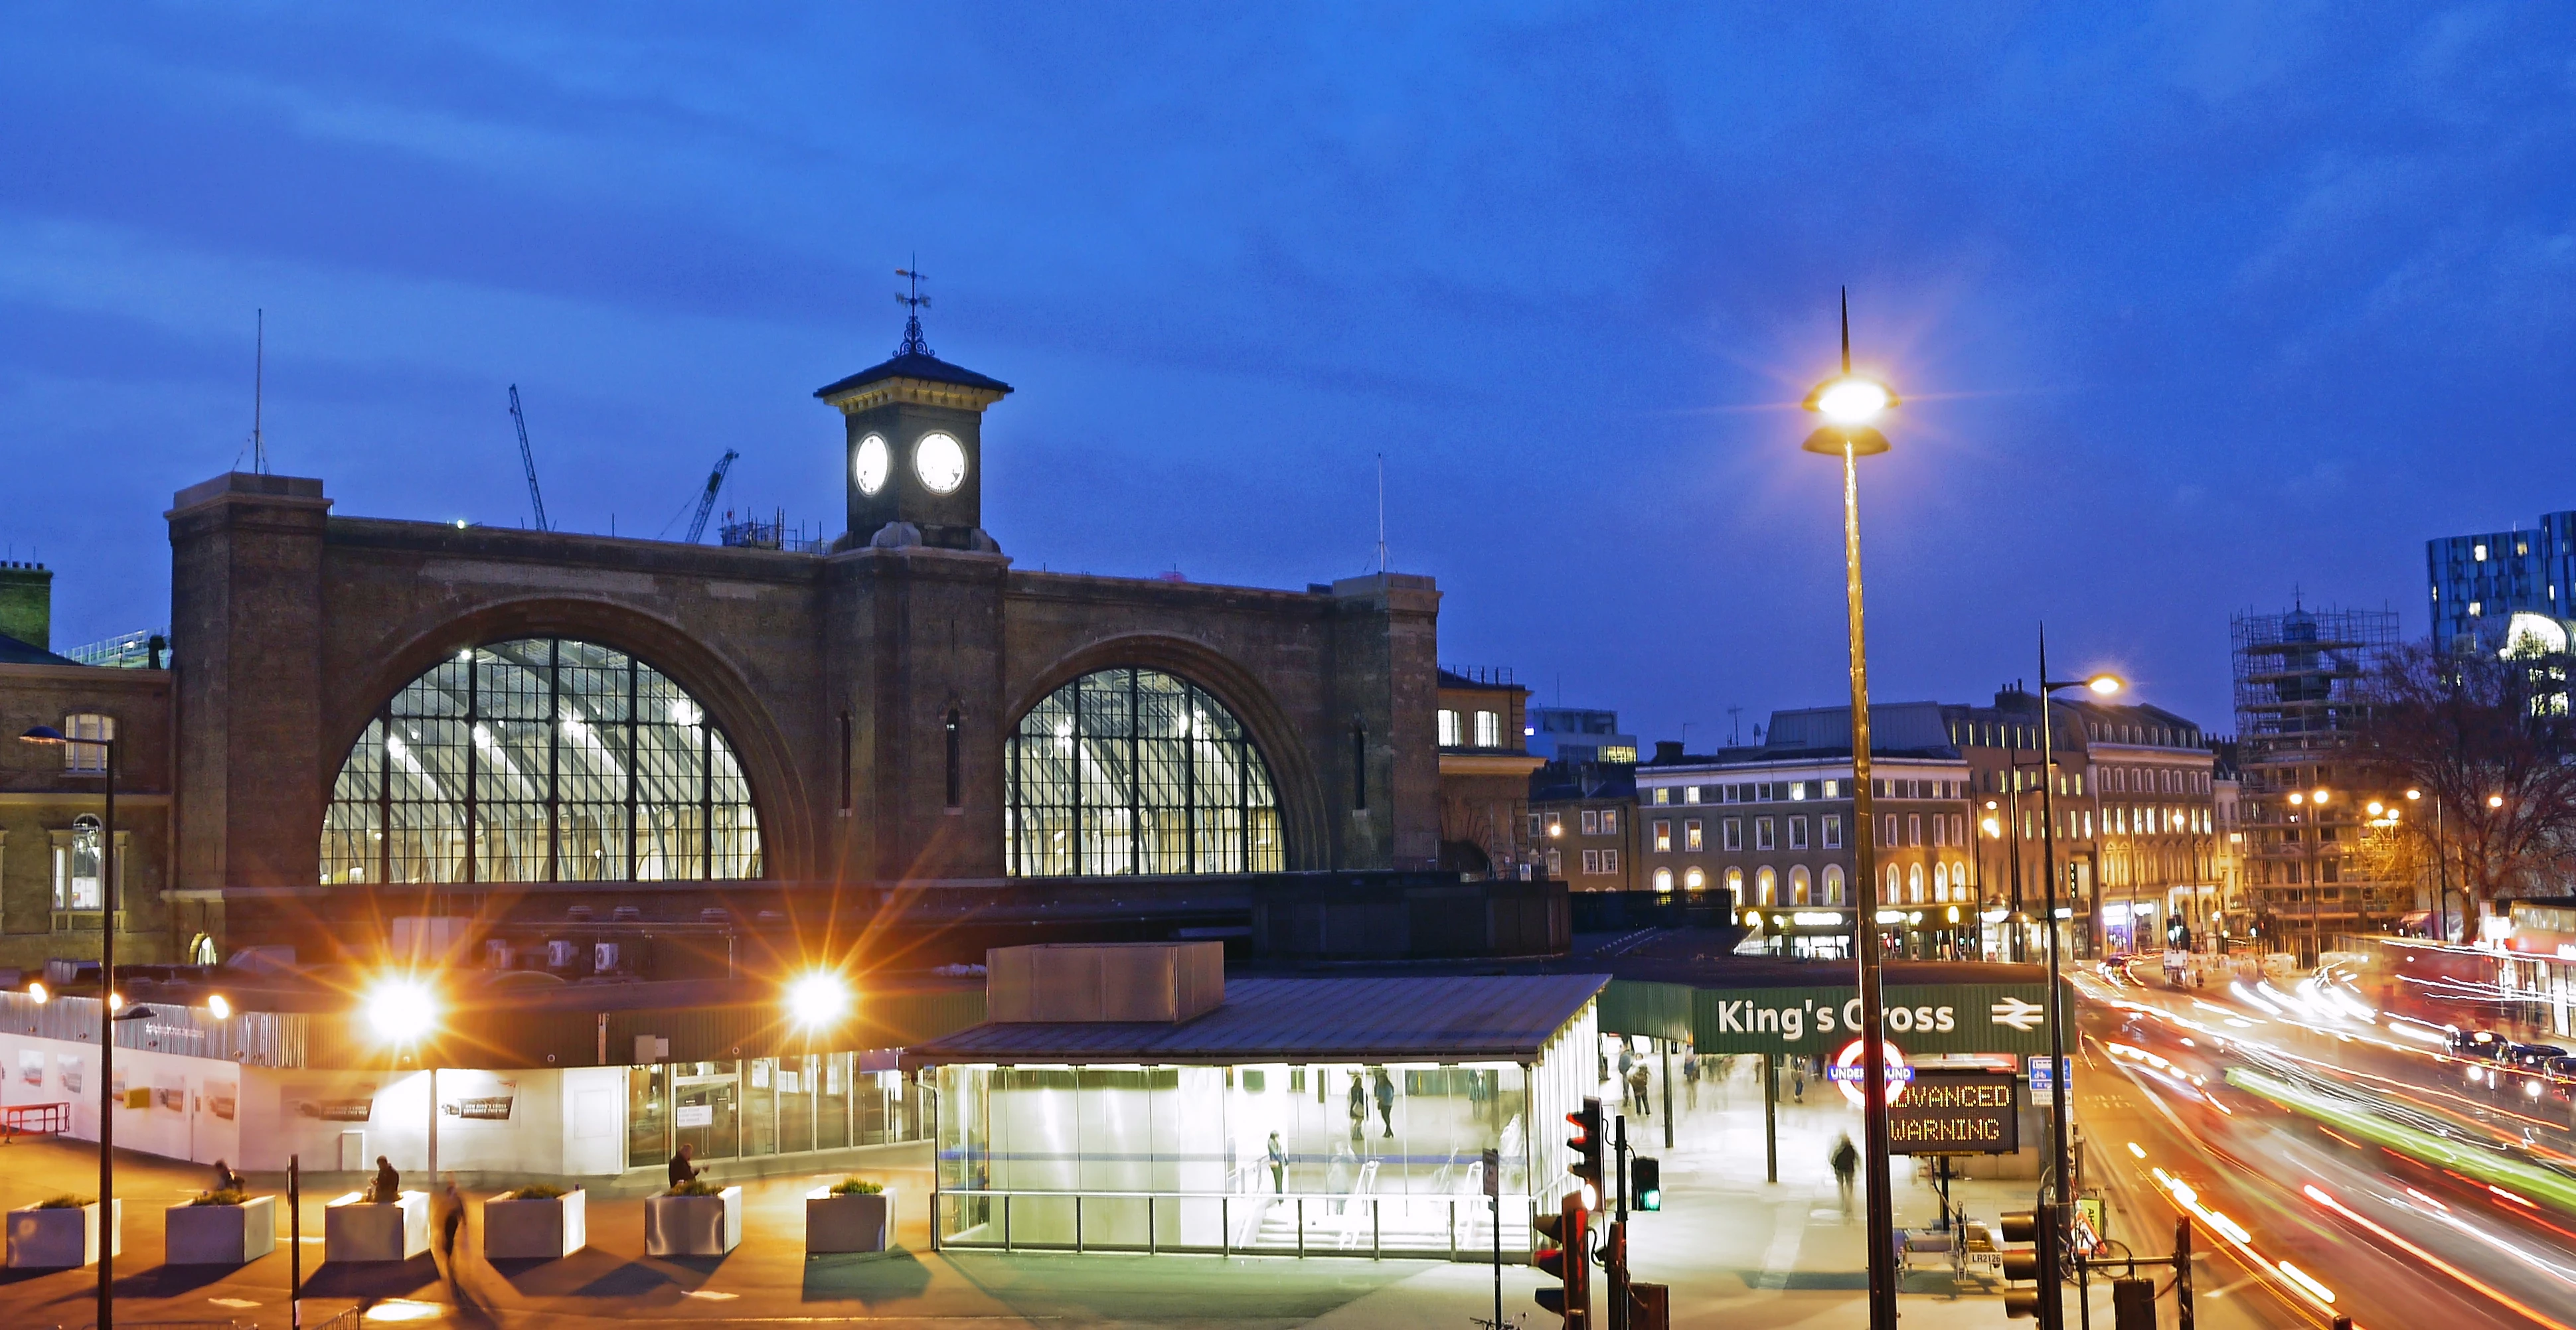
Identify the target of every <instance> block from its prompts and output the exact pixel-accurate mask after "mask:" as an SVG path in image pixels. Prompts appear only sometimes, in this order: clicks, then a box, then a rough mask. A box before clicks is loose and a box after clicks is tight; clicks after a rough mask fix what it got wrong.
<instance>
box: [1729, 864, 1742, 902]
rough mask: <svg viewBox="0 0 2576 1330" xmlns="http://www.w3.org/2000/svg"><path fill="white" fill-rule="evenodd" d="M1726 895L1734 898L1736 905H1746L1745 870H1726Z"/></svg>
mask: <svg viewBox="0 0 2576 1330" xmlns="http://www.w3.org/2000/svg"><path fill="white" fill-rule="evenodd" d="M1726 894H1727V895H1729V896H1732V897H1734V898H1735V903H1736V904H1738V905H1742V904H1744V903H1745V902H1744V870H1743V869H1741V868H1730V869H1728V870H1726Z"/></svg>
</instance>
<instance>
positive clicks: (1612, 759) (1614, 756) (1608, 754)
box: [1601, 744, 1637, 767]
mask: <svg viewBox="0 0 2576 1330" xmlns="http://www.w3.org/2000/svg"><path fill="white" fill-rule="evenodd" d="M1601 760H1602V761H1604V762H1607V763H1609V764H1611V765H1612V766H1623V767H1632V766H1635V765H1636V764H1637V750H1636V749H1634V748H1631V747H1629V746H1628V745H1626V744H1603V745H1601Z"/></svg>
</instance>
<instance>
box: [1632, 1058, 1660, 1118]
mask: <svg viewBox="0 0 2576 1330" xmlns="http://www.w3.org/2000/svg"><path fill="white" fill-rule="evenodd" d="M1646 1079H1647V1078H1646V1064H1645V1062H1644V1061H1643V1060H1642V1059H1640V1060H1639V1061H1638V1063H1637V1065H1635V1066H1633V1067H1630V1068H1629V1069H1628V1098H1629V1101H1630V1102H1632V1103H1634V1104H1635V1105H1636V1113H1637V1116H1638V1117H1641V1118H1650V1117H1653V1116H1654V1115H1655V1110H1654V1109H1653V1108H1652V1107H1651V1106H1649V1105H1648V1103H1647V1102H1646Z"/></svg>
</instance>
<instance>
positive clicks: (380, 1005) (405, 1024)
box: [367, 979, 436, 1043]
mask: <svg viewBox="0 0 2576 1330" xmlns="http://www.w3.org/2000/svg"><path fill="white" fill-rule="evenodd" d="M435 1020H436V1012H435V1004H434V1003H433V1002H432V1001H431V999H430V996H429V989H428V988H426V987H424V986H423V985H422V984H421V983H420V981H419V980H416V979H387V980H384V981H382V982H380V983H378V984H377V985H376V987H375V989H374V990H373V991H372V992H370V993H368V994H367V1024H368V1026H369V1027H370V1028H372V1029H373V1030H374V1031H375V1032H376V1037H377V1038H378V1039H382V1040H384V1041H385V1042H387V1043H403V1042H406V1041H408V1040H413V1039H418V1038H419V1037H421V1036H422V1035H424V1034H427V1033H429V1028H430V1026H431V1025H432V1024H434V1023H435Z"/></svg>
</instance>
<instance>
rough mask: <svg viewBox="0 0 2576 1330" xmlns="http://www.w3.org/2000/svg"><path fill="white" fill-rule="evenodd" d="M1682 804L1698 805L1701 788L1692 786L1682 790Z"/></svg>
mask: <svg viewBox="0 0 2576 1330" xmlns="http://www.w3.org/2000/svg"><path fill="white" fill-rule="evenodd" d="M1682 802H1683V803H1686V804H1695V803H1698V802H1699V787H1698V786H1696V785H1692V786H1687V787H1685V788H1684V789H1683V790H1682Z"/></svg>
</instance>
